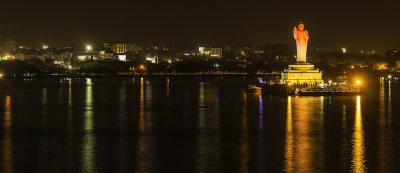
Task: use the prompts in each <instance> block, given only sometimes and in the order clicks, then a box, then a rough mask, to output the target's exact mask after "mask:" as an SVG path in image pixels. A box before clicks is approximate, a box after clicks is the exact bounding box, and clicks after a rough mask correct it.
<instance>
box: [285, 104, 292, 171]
mask: <svg viewBox="0 0 400 173" xmlns="http://www.w3.org/2000/svg"><path fill="white" fill-rule="evenodd" d="M293 156H294V136H293V121H292V101H291V97H290V96H289V97H288V101H287V113H286V135H285V166H284V171H285V172H294V162H293Z"/></svg>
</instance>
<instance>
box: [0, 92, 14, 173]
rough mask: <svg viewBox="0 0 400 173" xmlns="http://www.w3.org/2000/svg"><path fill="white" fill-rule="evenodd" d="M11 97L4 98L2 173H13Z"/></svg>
mask: <svg viewBox="0 0 400 173" xmlns="http://www.w3.org/2000/svg"><path fill="white" fill-rule="evenodd" d="M11 126H12V117H11V96H6V102H5V112H4V139H3V158H2V160H3V164H2V165H3V166H2V169H1V171H2V172H13V165H14V161H13V154H14V152H13V142H12V137H11V130H12V129H11Z"/></svg>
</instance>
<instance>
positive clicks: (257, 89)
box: [247, 85, 262, 93]
mask: <svg viewBox="0 0 400 173" xmlns="http://www.w3.org/2000/svg"><path fill="white" fill-rule="evenodd" d="M247 90H248V91H249V92H250V93H261V91H262V89H261V87H258V86H257V85H249V88H248V89H247Z"/></svg>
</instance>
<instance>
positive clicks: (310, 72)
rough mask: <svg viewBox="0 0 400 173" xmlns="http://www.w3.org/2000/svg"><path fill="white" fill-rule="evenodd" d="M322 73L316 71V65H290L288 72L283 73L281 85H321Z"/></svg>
mask: <svg viewBox="0 0 400 173" xmlns="http://www.w3.org/2000/svg"><path fill="white" fill-rule="evenodd" d="M321 82H324V80H323V79H322V72H320V71H319V70H318V69H315V67H314V65H312V64H309V63H302V64H297V65H289V68H288V69H287V70H284V71H283V72H282V73H281V83H282V84H284V83H308V84H310V83H321Z"/></svg>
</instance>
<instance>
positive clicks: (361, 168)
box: [351, 96, 367, 172]
mask: <svg viewBox="0 0 400 173" xmlns="http://www.w3.org/2000/svg"><path fill="white" fill-rule="evenodd" d="M362 123H363V122H362V114H361V101H360V96H357V106H356V116H355V120H354V132H353V140H352V143H353V151H352V153H353V155H352V156H353V158H352V160H351V163H352V166H351V169H352V172H366V170H367V168H366V166H365V147H364V130H363V124H362Z"/></svg>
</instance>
